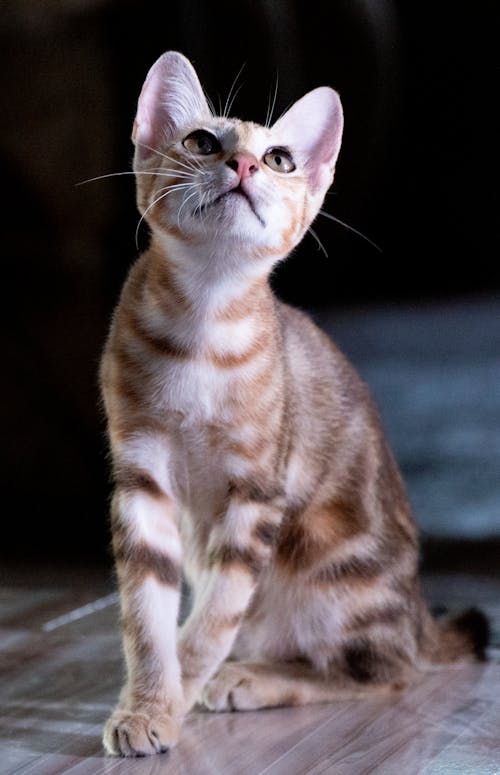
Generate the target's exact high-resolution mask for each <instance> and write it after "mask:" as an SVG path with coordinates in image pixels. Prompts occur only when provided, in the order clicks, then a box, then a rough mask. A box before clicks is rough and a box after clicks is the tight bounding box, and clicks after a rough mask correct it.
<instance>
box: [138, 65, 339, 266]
mask: <svg viewBox="0 0 500 775" xmlns="http://www.w3.org/2000/svg"><path fill="white" fill-rule="evenodd" d="M342 124H343V117H342V107H341V103H340V99H339V97H338V95H337V93H336V92H335V91H333V89H330V88H329V87H326V86H324V87H320V88H317V89H314V90H313V91H311V92H309V93H308V94H306V95H305V96H304V97H302V99H300V100H298V102H296V103H295V104H294V105H293V106H292V107H291V108H290V109H289V110H288V111H287V112H286V113H285V114H284V115H283V116H282V117H281V118H279V119H278V120H277V121H276V122H275V124H274V125H273V126H270V127H264V126H260V125H258V124H254V123H251V122H243V121H239V120H238V119H233V118H227V117H217V116H214V115H213V114H212V112H211V111H210V109H209V106H208V103H207V100H206V98H205V96H204V93H203V90H202V87H201V85H200V82H199V80H198V77H197V75H196V72H195V70H194V69H193V67H192V65H191V64H190V62H189V61H188V60H187V59H186V58H185V57H184V56H183V55H182V54H179V53H177V52H175V51H169V52H167V53H166V54H163V56H161V57H160V59H158V61H157V62H156V63H155V64H154V65H153V67H152V68H151V70H150V71H149V73H148V76H147V79H146V82H145V83H144V86H143V88H142V92H141V95H140V98H139V105H138V111H137V116H136V120H135V123H134V131H133V141H134V143H135V159H134V169H135V171H136V173H137V201H138V206H139V209H140V211H141V213H142V214H143V215H144V217H145V219H146V220H147V221H148V223H149V224H150V226H151V228H152V229H153V231H154V232H156V233H162V234H164V235H170V236H171V237H173V238H175V239H179V240H181V241H184V242H186V243H192V244H197V243H198V244H204V245H207V244H208V245H214V246H217V245H220V244H221V243H222V244H224V245H228V246H229V247H230V249H231V250H234V249H235V247H236V246H237V247H238V251H239V252H241V251H243V252H245V253H246V254H247V255H251V256H254V257H255V256H257V257H258V256H262V257H264V256H270V257H275V260H278V259H279V258H281V257H283V256H285V255H286V254H287V253H288V252H289V251H290V250H291V249H292V248H293V247H295V245H297V244H298V242H299V241H300V240H301V238H302V237H303V235H304V233H305V231H306V230H307V228H308V227H309V225H310V224H311V222H312V221H313V219H314V218H315V217H316V215H317V212H318V209H319V208H320V206H321V203H322V201H323V198H324V196H325V194H326V191H327V190H328V188H329V186H330V185H331V183H332V180H333V173H334V169H335V163H336V160H337V156H338V152H339V149H340V142H341V136H342Z"/></svg>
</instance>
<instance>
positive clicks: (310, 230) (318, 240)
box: [307, 226, 328, 258]
mask: <svg viewBox="0 0 500 775" xmlns="http://www.w3.org/2000/svg"><path fill="white" fill-rule="evenodd" d="M307 231H308V232H309V233H310V234H312V236H313V237H314V239H315V240H316V242H317V243H318V250H322V251H323V253H324V254H325V256H326V257H327V258H328V253H327V252H326V248H325V246H324V245H323V243H322V242H321V240H320V238H319V237H318V235H317V234H316V232H315V231H314V229H312V228H311V227H310V226H309V228H308V230H307Z"/></svg>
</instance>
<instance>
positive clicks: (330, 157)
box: [273, 86, 344, 191]
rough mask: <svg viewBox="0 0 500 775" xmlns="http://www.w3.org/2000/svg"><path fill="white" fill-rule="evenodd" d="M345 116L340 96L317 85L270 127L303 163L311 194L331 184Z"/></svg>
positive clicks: (326, 87) (328, 88)
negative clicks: (312, 191)
mask: <svg viewBox="0 0 500 775" xmlns="http://www.w3.org/2000/svg"><path fill="white" fill-rule="evenodd" d="M343 125H344V115H343V111H342V104H341V102H340V97H339V95H338V94H337V92H336V91H334V90H333V89H330V87H329V86H320V87H318V88H317V89H313V91H310V92H308V93H307V94H306V95H304V97H302V98H301V99H300V100H298V101H297V102H296V103H295V104H294V105H292V107H291V108H290V109H289V110H287V112H286V113H285V114H284V115H283V116H282V117H281V118H280V119H278V121H277V122H276V123H275V124H274V126H273V133H276V136H277V137H279V138H280V142H282V144H283V145H285V146H288V147H289V148H290V149H291V150H292V151H293V152H294V154H296V155H297V158H298V159H300V160H301V161H302V163H303V164H304V165H305V168H306V170H307V172H308V174H309V177H310V182H311V187H312V189H313V190H314V191H316V190H318V189H320V188H324V187H327V186H329V185H330V183H331V181H332V179H333V172H334V169H335V163H336V161H337V157H338V155H339V151H340V144H341V141H342V129H343Z"/></svg>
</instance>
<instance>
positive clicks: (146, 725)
mask: <svg viewBox="0 0 500 775" xmlns="http://www.w3.org/2000/svg"><path fill="white" fill-rule="evenodd" d="M178 739H179V725H178V723H177V722H176V721H175V720H174V719H173V718H172V717H171V716H168V715H162V714H158V715H154V716H151V715H149V714H147V713H132V712H130V711H124V710H115V712H114V713H113V715H112V716H111V718H110V719H109V720H108V721H107V723H106V725H105V727H104V734H103V743H104V748H105V750H106V752H107V753H109V754H111V755H113V756H150V755H151V754H155V753H165V752H166V751H168V749H169V748H171V747H172V746H174V745H175V744H176V742H177V740H178Z"/></svg>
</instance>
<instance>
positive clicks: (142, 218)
mask: <svg viewBox="0 0 500 775" xmlns="http://www.w3.org/2000/svg"><path fill="white" fill-rule="evenodd" d="M190 185H191V184H190V183H179V184H178V186H172V187H171V186H168V187H167V188H168V190H167V191H165V193H164V194H162V195H161V196H159V197H157V198H156V199H155V200H154V201H153V202H151V204H150V205H148V207H146V209H145V210H144V212H143V214H142V215H141V217H140V218H139V222H138V224H137V227H136V230H135V246H136V248H137V250H138V249H139V229H140V226H141V223H142V222H143V220H144V218H145V217H146V215H147V213H148V212H149V211H150V210H151V208H152V207H154V206H155V204H157V203H158V202H160V201H161V200H162V199H164V198H165V197H166V196H168V195H169V194H173V193H174V191H177V188H178V187H179V186H186V187H187V186H190Z"/></svg>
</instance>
